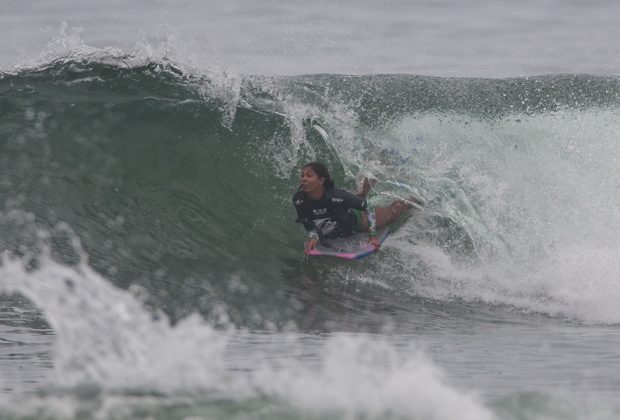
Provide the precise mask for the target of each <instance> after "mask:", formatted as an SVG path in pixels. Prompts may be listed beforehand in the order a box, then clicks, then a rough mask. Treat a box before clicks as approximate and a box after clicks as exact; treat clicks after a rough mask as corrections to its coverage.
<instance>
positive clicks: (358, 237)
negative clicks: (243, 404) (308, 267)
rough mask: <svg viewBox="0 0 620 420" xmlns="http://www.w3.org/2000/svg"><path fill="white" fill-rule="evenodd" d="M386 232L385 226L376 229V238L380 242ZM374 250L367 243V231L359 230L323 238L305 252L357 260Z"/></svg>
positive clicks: (385, 236) (311, 254)
mask: <svg viewBox="0 0 620 420" xmlns="http://www.w3.org/2000/svg"><path fill="white" fill-rule="evenodd" d="M388 233H389V229H388V227H387V226H386V227H383V228H381V229H379V230H377V238H378V239H379V242H380V243H383V241H385V238H387V236H388ZM375 251H376V249H375V248H374V247H373V246H372V245H369V244H368V232H360V233H356V234H355V235H351V236H347V237H344V238H336V239H325V240H323V241H321V242H320V243H319V244H318V245H317V246H316V248H314V249H311V250H310V251H308V253H307V254H308V255H310V256H313V257H316V256H328V257H337V258H343V259H345V260H359V259H360V258H364V257H366V256H368V255H370V254H372V253H373V252H375Z"/></svg>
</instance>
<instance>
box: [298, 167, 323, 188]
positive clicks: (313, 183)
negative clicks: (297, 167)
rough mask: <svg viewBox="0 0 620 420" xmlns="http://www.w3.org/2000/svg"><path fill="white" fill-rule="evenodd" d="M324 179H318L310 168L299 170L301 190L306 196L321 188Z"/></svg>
mask: <svg viewBox="0 0 620 420" xmlns="http://www.w3.org/2000/svg"><path fill="white" fill-rule="evenodd" d="M323 182H325V178H320V177H319V176H318V175H317V174H316V172H314V170H313V169H312V168H311V167H305V168H303V169H302V170H301V189H302V191H303V192H305V193H306V194H308V193H313V192H316V191H319V190H320V189H322V188H323Z"/></svg>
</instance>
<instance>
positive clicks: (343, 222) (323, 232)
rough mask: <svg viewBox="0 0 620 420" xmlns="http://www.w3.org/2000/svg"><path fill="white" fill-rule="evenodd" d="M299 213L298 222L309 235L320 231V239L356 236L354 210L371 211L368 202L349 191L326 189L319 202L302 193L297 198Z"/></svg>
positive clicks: (295, 197) (296, 208) (299, 192)
mask: <svg viewBox="0 0 620 420" xmlns="http://www.w3.org/2000/svg"><path fill="white" fill-rule="evenodd" d="M293 204H294V206H295V210H297V216H298V217H297V220H296V222H297V223H302V224H303V225H304V228H306V231H307V232H308V233H310V232H316V233H317V234H318V235H319V238H321V239H323V238H326V239H333V238H338V237H342V236H349V235H351V234H353V233H354V227H355V215H354V214H353V212H352V211H351V209H356V210H364V211H366V210H367V208H368V204H367V203H366V200H365V199H363V198H361V197H358V196H357V195H354V194H352V193H350V192H349V191H346V190H341V189H337V188H332V189H329V190H325V192H324V193H323V197H321V199H319V200H311V199H310V197H308V195H307V194H306V193H305V192H303V191H302V190H301V188H300V189H299V190H298V191H297V193H296V194H295V195H294V196H293Z"/></svg>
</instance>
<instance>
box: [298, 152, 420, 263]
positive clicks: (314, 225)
mask: <svg viewBox="0 0 620 420" xmlns="http://www.w3.org/2000/svg"><path fill="white" fill-rule="evenodd" d="M369 189H370V183H369V182H368V179H364V188H363V190H362V192H361V193H360V194H358V195H355V194H353V193H351V192H349V191H347V190H343V189H339V188H336V187H335V185H334V181H333V180H332V178H331V176H330V174H329V171H328V169H327V167H326V166H325V165H324V164H322V163H320V162H310V163H308V164H306V165H305V166H304V167H303V168H302V171H301V185H300V187H299V189H298V190H297V193H296V194H295V195H294V196H293V205H294V206H295V210H296V211H297V220H296V222H297V223H301V224H303V225H304V228H305V229H306V232H307V233H308V240H307V241H306V244H305V247H304V249H305V252H308V251H310V250H311V249H314V248H315V247H316V245H317V244H318V243H319V240H321V239H333V238H338V237H343V236H349V235H353V234H354V233H357V232H368V237H369V240H368V243H369V244H371V245H372V246H374V247H375V249H379V246H380V245H381V243H380V242H379V240H378V239H377V234H376V230H377V229H379V228H382V227H383V226H386V225H389V224H390V223H392V222H394V221H395V220H396V219H398V217H400V215H402V214H403V213H404V212H405V211H407V210H409V209H410V208H412V207H413V206H414V204H416V205H419V206H421V205H422V202H421V201H420V200H418V199H416V198H410V199H409V200H407V201H406V200H401V199H398V200H396V201H394V202H393V203H392V204H390V205H389V206H388V207H377V208H374V209H373V208H372V206H371V205H369V203H368V202H367V201H366V194H368V190H369Z"/></svg>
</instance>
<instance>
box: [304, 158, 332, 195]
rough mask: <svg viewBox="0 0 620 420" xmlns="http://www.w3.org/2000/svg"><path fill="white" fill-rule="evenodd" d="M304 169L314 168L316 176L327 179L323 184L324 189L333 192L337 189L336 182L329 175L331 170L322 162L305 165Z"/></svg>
mask: <svg viewBox="0 0 620 420" xmlns="http://www.w3.org/2000/svg"><path fill="white" fill-rule="evenodd" d="M304 168H312V170H313V171H314V173H315V174H317V175H318V176H319V178H325V182H323V188H325V189H326V190H331V189H332V188H335V185H334V180H333V179H332V177H331V175H330V174H329V170H328V169H327V166H325V165H323V164H322V163H321V162H310V163H306V164H305V165H304Z"/></svg>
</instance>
